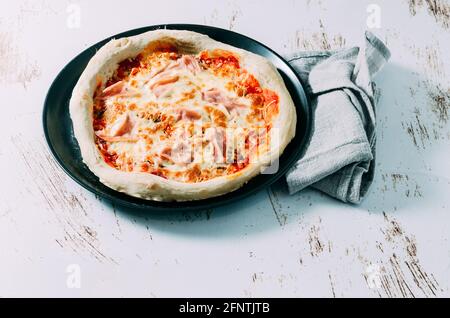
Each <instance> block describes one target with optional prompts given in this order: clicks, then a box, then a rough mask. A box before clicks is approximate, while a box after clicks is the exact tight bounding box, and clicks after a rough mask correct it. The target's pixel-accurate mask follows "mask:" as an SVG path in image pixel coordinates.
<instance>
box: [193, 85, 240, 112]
mask: <svg viewBox="0 0 450 318" xmlns="http://www.w3.org/2000/svg"><path fill="white" fill-rule="evenodd" d="M202 99H203V100H204V101H206V102H208V103H213V104H222V105H223V106H225V108H226V109H227V110H228V111H229V112H230V111H232V110H235V109H236V110H237V109H239V108H244V107H246V106H245V105H243V104H240V103H239V102H237V101H236V99H234V98H231V97H228V96H226V95H225V94H224V93H223V92H222V91H220V90H219V89H217V88H211V89H209V90H207V91H203V92H202Z"/></svg>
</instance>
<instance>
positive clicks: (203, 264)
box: [0, 0, 450, 297]
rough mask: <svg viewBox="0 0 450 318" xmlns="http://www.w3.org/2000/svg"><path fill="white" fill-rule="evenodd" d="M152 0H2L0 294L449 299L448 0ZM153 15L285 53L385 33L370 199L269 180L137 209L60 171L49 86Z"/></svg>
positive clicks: (156, 20) (154, 18) (150, 20)
mask: <svg viewBox="0 0 450 318" xmlns="http://www.w3.org/2000/svg"><path fill="white" fill-rule="evenodd" d="M152 2H153V1H134V0H128V1H126V2H125V3H123V2H121V3H119V1H117V2H116V1H106V0H104V1H87V0H85V1H79V2H78V1H57V0H48V1H45V0H33V1H31V0H29V1H10V2H8V4H6V3H3V2H2V4H3V6H2V10H1V12H0V97H1V105H2V107H1V111H2V112H3V115H2V119H3V122H2V125H0V133H1V148H0V169H1V170H0V175H1V178H2V180H1V183H0V296H3V297H5V296H62V297H70V296H144V297H165V296H181V297H198V296H212V297H216V296H223V297H239V296H249V297H259V296H273V297H281V296H287V297H292V296H294V297H298V296H320V297H328V296H329V297H332V296H336V297H342V296H344V297H349V296H368V297H413V296H414V297H434V296H450V292H449V287H450V277H449V275H450V248H449V238H450V207H449V204H450V164H449V160H450V148H449V146H450V81H449V74H450V63H449V61H448V52H449V51H450V41H449V40H450V26H449V24H450V18H449V12H450V3H449V2H448V1H444V0H438V1H412V0H411V1H406V0H405V1H395V3H394V1H387V0H383V1H381V0H371V1H361V0H352V1H350V0H348V1H325V0H321V1H314V0H309V1H293V0H290V1H288V0H286V1H282V0H279V1H276V2H275V3H274V2H269V1H256V0H253V1H206V0H205V1H181V0H172V1H160V4H156V2H157V1H154V2H155V3H154V4H152ZM410 3H411V4H410ZM429 3H436V4H437V5H438V6H437V7H436V6H431V5H430V4H429ZM374 5H375V6H374ZM378 12H379V13H380V15H379V16H378V15H377V13H378ZM378 18H379V19H378ZM160 23H198V24H209V25H214V26H219V27H223V28H229V29H232V30H235V31H237V32H240V33H243V34H246V35H248V36H250V37H253V38H255V39H257V40H259V41H261V42H263V43H265V44H267V45H268V46H270V47H272V48H273V49H275V50H276V51H278V52H280V53H281V54H287V53H291V52H295V51H299V50H304V49H308V50H311V49H313V50H315V49H335V48H341V47H347V46H352V45H357V44H358V43H360V40H361V39H362V37H363V31H364V29H366V28H368V27H369V28H370V29H371V31H372V32H374V33H375V34H377V35H378V36H379V37H380V38H381V39H382V40H384V41H385V42H386V43H387V44H388V46H389V48H390V49H391V50H392V59H391V62H390V64H389V65H387V66H386V68H385V69H384V70H383V71H382V72H381V73H380V74H379V76H378V77H377V79H376V84H377V87H378V88H379V89H380V90H381V96H380V100H379V105H378V147H377V148H378V153H377V164H376V167H377V168H376V179H375V182H374V184H373V186H372V188H371V190H370V192H369V194H368V195H367V197H366V199H365V200H364V201H363V203H362V204H361V205H359V206H351V205H346V204H342V203H340V202H337V201H336V200H333V199H331V198H328V197H327V196H325V195H323V194H321V193H318V192H316V191H313V190H306V191H303V192H301V193H298V194H296V195H293V196H289V195H287V193H286V190H285V189H284V187H283V186H282V185H280V184H278V185H275V186H273V187H272V188H271V189H270V190H267V191H261V192H260V193H258V194H256V195H254V196H252V197H250V198H248V199H246V200H243V201H242V202H237V203H235V204H233V205H229V206H225V207H222V208H218V209H214V210H208V211H198V212H197V213H181V214H152V213H148V214H143V213H141V214H139V213H135V212H133V211H126V210H123V209H122V208H119V207H115V206H113V205H111V204H109V203H108V202H104V201H102V200H100V199H99V198H97V197H95V196H94V195H93V194H91V193H89V192H87V191H86V190H84V189H83V188H81V187H80V186H78V185H77V184H76V183H75V182H74V181H72V180H71V179H70V178H69V177H68V176H66V175H65V174H64V173H63V172H62V170H61V169H60V168H59V167H58V166H57V164H56V163H55V161H54V160H53V158H52V156H51V155H50V153H49V151H48V150H47V146H46V144H45V140H44V136H43V131H42V126H41V112H42V107H43V100H44V98H45V95H46V92H47V90H48V87H49V85H50V83H51V82H52V80H53V79H54V78H55V76H56V74H57V73H58V72H59V70H60V69H61V68H62V67H63V66H64V65H65V64H66V63H67V62H68V61H69V60H70V59H72V58H73V57H74V56H75V55H76V54H78V53H79V52H80V51H82V50H83V49H85V48H86V47H88V46H90V45H92V44H93V43H95V42H97V41H98V40H101V39H103V38H105V37H107V36H110V35H112V34H115V33H119V32H121V31H124V30H128V29H132V28H136V27H140V26H145V25H152V24H160Z"/></svg>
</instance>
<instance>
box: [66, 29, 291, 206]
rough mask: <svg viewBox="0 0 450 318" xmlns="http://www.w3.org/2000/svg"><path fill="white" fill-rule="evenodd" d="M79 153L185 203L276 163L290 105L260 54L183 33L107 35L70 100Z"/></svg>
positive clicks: (109, 178)
mask: <svg viewBox="0 0 450 318" xmlns="http://www.w3.org/2000/svg"><path fill="white" fill-rule="evenodd" d="M70 116H71V118H72V122H73V128H74V134H75V137H76V139H77V141H78V144H79V146H80V150H81V155H82V158H83V161H84V162H85V163H86V165H87V166H88V167H89V169H90V170H91V171H92V172H93V173H94V174H95V175H97V176H98V177H99V179H100V181H101V182H102V183H104V184H105V185H107V186H109V187H110V188H113V189H115V190H118V191H121V192H124V193H127V194H129V195H132V196H135V197H140V198H144V199H149V200H159V201H172V200H177V201H186V200H198V199H204V198H208V197H213V196H218V195H222V194H225V193H227V192H230V191H233V190H236V189H238V188H239V187H241V186H242V185H243V184H245V183H246V182H247V181H249V180H250V179H251V178H253V177H255V176H256V175H258V174H260V173H262V172H263V171H265V170H264V169H266V171H267V169H268V167H270V166H275V167H276V163H277V160H278V157H279V156H280V155H281V153H282V152H283V150H284V148H285V147H286V145H287V144H288V143H289V142H290V141H291V139H292V138H293V137H294V135H295V127H296V111H295V107H294V104H293V101H292V99H291V97H290V95H289V93H288V91H287V89H286V87H285V85H284V83H283V80H282V78H281V76H280V75H279V73H278V72H277V70H276V68H275V67H274V66H273V65H272V64H271V63H270V62H269V61H268V60H266V59H265V58H263V57H261V56H259V55H256V54H253V53H250V52H248V51H245V50H242V49H239V48H236V47H233V46H230V45H226V44H224V43H220V42H217V41H214V40H212V39H211V38H209V37H208V36H206V35H202V34H199V33H195V32H190V31H175V30H156V31H150V32H147V33H143V34H140V35H137V36H133V37H129V38H121V39H117V40H112V41H110V42H109V43H107V44H106V45H104V46H103V47H102V48H101V49H100V50H99V51H98V52H97V53H96V54H95V55H94V57H93V58H92V59H91V61H90V62H89V64H88V65H87V67H86V69H85V70H84V72H83V74H82V75H81V77H80V79H79V81H78V83H77V84H76V86H75V88H74V91H73V94H72V98H71V100H70Z"/></svg>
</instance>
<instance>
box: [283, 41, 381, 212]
mask: <svg viewBox="0 0 450 318" xmlns="http://www.w3.org/2000/svg"><path fill="white" fill-rule="evenodd" d="M389 57H390V53H389V50H388V49H387V48H386V46H385V45H384V44H383V43H382V42H381V41H380V40H379V39H378V38H377V37H375V35H373V34H372V33H370V32H366V33H365V41H364V44H363V45H362V46H361V47H354V48H351V49H345V50H340V51H325V52H301V53H299V54H296V55H294V56H289V57H287V60H288V61H289V63H290V64H291V65H292V66H293V67H294V69H295V70H296V71H297V73H298V74H299V76H300V78H301V79H302V81H303V84H304V85H305V90H306V93H307V94H308V95H309V99H310V107H311V110H312V115H313V120H312V132H311V137H310V140H309V141H308V143H307V145H306V150H305V153H304V155H303V157H302V158H301V159H300V160H299V161H298V162H297V163H296V164H295V165H294V167H292V169H291V170H290V171H289V172H288V173H287V175H286V181H287V184H288V188H289V192H290V193H291V194H293V193H295V192H297V191H300V190H302V189H304V188H306V187H308V186H312V187H313V188H316V189H318V190H320V191H323V192H325V193H327V194H328V195H330V196H332V197H335V198H337V199H339V200H342V201H344V202H351V203H359V202H360V200H361V198H362V197H363V196H364V195H365V194H366V192H367V190H368V188H369V186H370V184H371V183H372V180H373V176H374V160H375V103H376V101H375V99H374V85H373V82H372V78H373V76H374V75H375V74H376V73H377V72H378V71H379V70H380V69H381V68H382V67H383V65H384V64H385V63H386V62H387V61H388V59H389Z"/></svg>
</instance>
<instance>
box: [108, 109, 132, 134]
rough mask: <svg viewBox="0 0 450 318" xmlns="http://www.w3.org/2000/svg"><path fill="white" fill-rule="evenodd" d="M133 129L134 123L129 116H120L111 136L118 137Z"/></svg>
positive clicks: (112, 127) (111, 129)
mask: <svg viewBox="0 0 450 318" xmlns="http://www.w3.org/2000/svg"><path fill="white" fill-rule="evenodd" d="M131 129H133V123H132V122H131V118H130V116H129V115H128V114H124V115H122V116H120V117H119V118H118V119H117V120H116V121H115V122H114V124H113V125H112V126H111V128H110V133H111V136H113V137H117V136H122V135H125V134H127V133H129V132H130V131H131Z"/></svg>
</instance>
